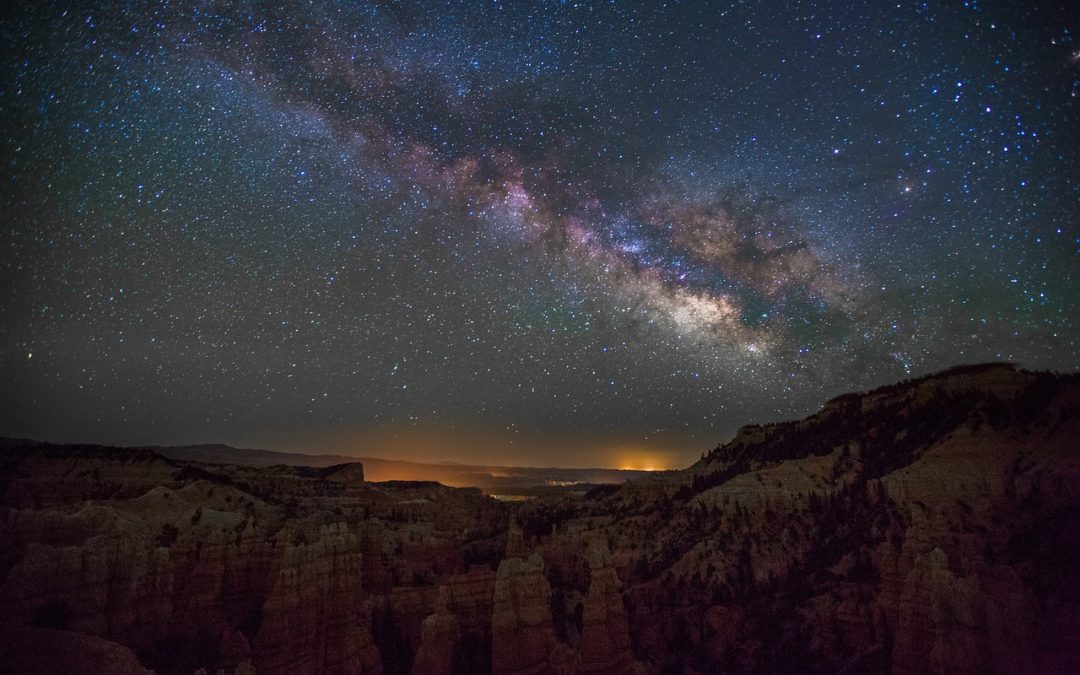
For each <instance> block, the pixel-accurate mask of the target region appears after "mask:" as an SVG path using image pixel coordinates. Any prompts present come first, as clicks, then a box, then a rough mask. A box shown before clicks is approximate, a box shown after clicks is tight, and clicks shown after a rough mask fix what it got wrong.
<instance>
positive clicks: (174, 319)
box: [0, 2, 1080, 465]
mask: <svg viewBox="0 0 1080 675" xmlns="http://www.w3.org/2000/svg"><path fill="white" fill-rule="evenodd" d="M1018 5H1023V6H1018ZM1078 28H1080V25H1078V22H1077V20H1076V18H1075V16H1073V15H1071V14H1070V12H1069V10H1068V6H1067V4H1065V3H1063V4H1060V5H1055V4H1047V5H1044V6H1039V5H1036V4H1028V3H1010V2H1003V3H1000V6H997V5H994V4H987V3H975V2H967V3H925V4H919V3H915V4H911V5H909V4H907V3H900V4H899V5H897V4H896V3H865V4H858V5H855V6H847V5H845V4H843V3H828V4H822V5H812V4H808V3H796V4H791V3H771V2H770V3H733V4H722V3H685V4H680V3H668V5H667V6H660V5H659V4H652V3H646V4H638V3H635V4H632V5H631V4H627V3H570V2H564V3H531V4H526V3H491V2H488V3H457V2H455V3H435V2H420V3H390V2H386V3H376V4H355V5H354V4H351V3H350V4H341V5H338V4H333V3H325V2H310V3H309V2H303V3H289V2H287V3H284V4H281V5H279V6H277V7H275V8H273V9H267V8H265V7H263V6H261V5H260V4H258V3H256V4H252V5H247V6H244V7H238V6H236V5H234V4H233V3H173V4H169V5H166V6H161V5H159V4H158V3H146V4H142V3H122V4H121V3H94V4H88V3H79V4H77V5H72V6H66V5H61V4H56V3H44V2H43V3H26V6H25V7H23V8H22V9H21V10H20V12H18V13H16V14H15V15H12V16H9V17H7V18H5V19H4V20H3V31H2V34H0V38H2V39H3V43H4V49H3V60H2V68H3V69H2V73H3V79H2V87H3V88H2V90H0V106H2V108H0V114H2V119H3V130H4V134H3V146H2V153H3V156H2V159H3V166H4V175H3V177H4V182H3V187H2V189H0V190H2V191H0V200H2V201H0V214H2V218H3V223H2V225H3V227H2V231H0V251H2V260H0V289H2V290H0V293H2V294H0V381H2V382H3V383H4V384H3V389H2V391H3V400H2V401H0V405H2V408H3V412H2V413H0V422H2V423H0V433H2V434H7V435H22V436H32V437H37V438H45V439H48V440H57V441H92V442H108V443H125V444H134V443H182V442H206V441H227V442H232V443H238V444H245V445H261V446H264V447H274V448H291V449H305V450H310V451H318V450H333V451H341V450H356V451H363V452H369V453H372V454H379V453H380V451H382V454H403V455H409V456H419V455H422V454H423V453H421V452H420V451H415V452H414V451H411V450H410V449H409V448H408V447H403V446H402V445H401V444H398V445H392V444H388V441H387V439H388V438H392V437H393V436H395V435H405V436H407V435H408V434H409V433H411V431H410V430H412V431H415V432H417V433H420V432H423V433H424V434H426V438H428V439H430V438H433V437H438V436H440V435H453V434H455V433H456V434H458V435H459V437H460V438H459V440H458V443H457V445H456V446H455V447H456V450H457V451H458V452H460V453H462V455H463V456H461V457H454V458H458V459H493V460H499V461H503V462H510V461H517V462H521V463H529V464H535V463H541V464H543V463H562V464H578V465H581V464H611V463H613V462H617V461H618V459H617V457H618V452H620V451H625V449H626V448H635V449H637V450H640V451H642V452H652V453H654V455H655V456H656V457H660V458H661V459H660V460H659V461H660V463H661V464H665V463H666V464H668V465H678V464H685V463H686V462H688V461H690V460H691V459H693V457H694V456H696V454H697V453H699V452H700V451H702V450H705V449H707V448H709V447H711V446H712V445H715V444H716V443H717V442H719V441H722V440H723V439H724V438H725V437H726V436H727V435H729V434H730V433H732V432H733V431H734V429H735V428H736V427H737V426H739V425H740V424H743V423H747V422H754V421H768V420H775V419H781V418H787V417H792V416H796V415H801V414H806V413H808V412H810V411H812V410H813V409H815V408H816V407H817V406H819V405H820V404H821V403H822V402H823V401H825V400H826V399H828V398H829V397H831V396H834V395H836V394H839V393H842V392H844V391H848V390H853V389H865V388H868V387H871V386H875V385H879V384H883V383H886V382H890V381H894V380H897V379H901V378H904V377H909V376H912V375H915V374H920V373H925V372H929V371H932V370H937V369H941V368H944V367H948V366H951V365H955V364H957V363H968V362H976V361H987V360H1010V361H1016V362H1018V363H1020V364H1021V365H1024V366H1026V367H1031V368H1040V369H1059V370H1073V369H1075V368H1077V366H1078V365H1080V340H1078V338H1077V335H1076V322H1077V318H1078V317H1080V279H1078V272H1080V267H1078V264H1080V239H1078V235H1080V232H1078V227H1080V223H1078V220H1080V119H1078V115H1077V104H1078V99H1080V39H1078V37H1080V36H1078V35H1077V33H1076V31H1077V30H1078ZM481 436H482V437H483V438H485V439H487V441H485V442H486V443H487V444H488V445H489V446H492V447H496V448H502V449H501V450H500V449H496V450H491V449H490V448H489V449H488V450H484V451H483V452H481V451H480V450H476V452H474V453H473V454H472V455H470V454H469V452H468V450H467V446H468V439H469V438H472V437H476V438H479V437H481ZM462 439H464V440H462ZM492 439H494V440H492ZM511 441H513V442H514V443H513V444H511ZM463 444H464V447H465V449H462V448H463ZM437 445H438V444H434V445H433V446H432V447H437ZM477 447H478V448H479V447H480V444H479V443H478V445H477ZM485 447H487V446H485ZM619 448H622V449H624V450H618V449H619ZM437 452H444V453H446V452H450V451H449V450H438V451H437ZM485 453H486V454H485ZM424 456H425V457H429V456H430V455H424ZM447 458H449V457H447Z"/></svg>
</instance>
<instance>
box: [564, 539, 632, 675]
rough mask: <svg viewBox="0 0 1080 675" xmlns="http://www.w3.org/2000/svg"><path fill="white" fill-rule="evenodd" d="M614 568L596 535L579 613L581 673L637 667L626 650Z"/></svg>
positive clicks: (615, 674) (612, 674) (614, 674)
mask: <svg viewBox="0 0 1080 675" xmlns="http://www.w3.org/2000/svg"><path fill="white" fill-rule="evenodd" d="M619 587H620V582H619V575H618V573H617V572H616V571H615V567H614V564H613V562H612V558H611V552H610V551H608V548H607V544H605V543H604V542H603V541H601V540H599V539H596V540H594V541H593V542H592V543H591V546H590V550H589V595H588V597H587V598H586V600H585V610H584V614H583V616H582V632H581V656H580V658H579V661H578V668H577V669H578V672H579V673H581V674H582V675H585V674H586V673H587V674H589V675H593V674H596V675H601V674H602V675H619V674H622V673H631V672H635V671H637V670H639V668H640V667H639V666H638V664H637V663H635V661H634V655H633V653H631V651H630V630H629V627H628V626H627V623H626V610H625V609H624V608H623V600H622V595H621V594H620V592H619Z"/></svg>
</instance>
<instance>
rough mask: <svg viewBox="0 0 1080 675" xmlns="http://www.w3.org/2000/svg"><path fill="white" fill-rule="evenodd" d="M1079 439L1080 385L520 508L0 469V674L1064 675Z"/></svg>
mask: <svg viewBox="0 0 1080 675" xmlns="http://www.w3.org/2000/svg"><path fill="white" fill-rule="evenodd" d="M1078 438H1080V378H1077V377H1075V376H1069V377H1060V376H1052V375H1039V374H1032V373H1025V372H1022V371H1018V370H1016V369H1014V368H1012V367H1010V366H1001V365H994V366H984V367H977V368H966V369H958V370H954V371H950V372H946V373H943V374H940V375H937V376H932V377H928V378H922V379H920V380H915V381H912V382H907V383H901V384H899V385H895V386H891V387H885V388H882V389H879V390H876V391H873V392H870V393H867V394H854V395H848V396H844V397H840V398H838V399H835V400H834V401H831V402H829V403H828V404H827V405H826V406H825V407H824V408H823V409H822V411H821V412H819V413H818V414H816V415H813V416H811V417H809V418H807V419H805V420H801V421H797V422H790V423H784V424H774V425H765V426H751V427H746V428H744V429H743V430H741V431H740V432H739V434H738V435H737V436H736V438H735V439H733V440H732V441H731V442H730V443H728V444H726V445H724V446H722V447H720V448H717V449H716V450H715V451H714V452H712V453H710V454H709V455H708V456H706V457H705V458H703V460H702V461H701V462H699V463H697V464H695V465H694V466H692V467H690V468H688V469H686V470H684V471H676V472H667V473H664V474H660V475H656V476H652V477H649V478H646V479H643V480H640V481H635V482H634V483H630V484H626V485H624V486H621V487H619V488H609V489H602V490H596V491H594V492H592V493H590V494H587V495H586V496H584V497H578V498H549V499H540V500H536V501H533V502H530V503H526V504H524V505H520V506H512V505H506V504H502V503H499V502H496V501H494V500H492V499H490V498H487V497H485V496H483V495H481V494H479V493H478V492H477V491H475V490H455V489H451V488H446V487H444V486H440V485H438V484H434V483H424V482H396V483H386V484H372V483H366V482H364V481H363V476H362V472H361V469H359V468H358V467H350V466H346V467H340V466H339V467H329V468H325V469H324V468H319V469H316V468H304V467H266V468H259V469H256V468H241V467H224V466H212V465H198V464H194V463H181V462H173V461H169V460H165V459H164V458H162V457H160V456H158V455H155V454H154V453H150V452H145V451H134V450H126V449H115V448H112V449H110V448H93V447H69V446H44V445H31V446H26V447H14V448H7V449H5V450H4V451H3V454H2V459H0V469H2V472H0V477H2V481H0V495H2V499H0V541H2V542H4V545H3V546H0V621H2V622H3V623H4V624H6V625H7V626H8V627H9V630H8V631H7V632H5V633H4V635H8V636H10V635H14V634H18V635H24V636H26V640H25V645H26V646H25V648H21V647H20V643H19V641H15V642H13V641H12V640H10V639H8V640H6V641H4V642H2V643H0V645H2V646H3V648H4V650H5V651H6V653H0V666H6V667H7V668H8V670H11V666H10V664H18V665H19V666H20V668H22V667H23V666H24V665H25V664H26V663H28V661H27V659H30V661H29V662H30V663H32V662H33V661H34V659H38V660H39V661H40V662H41V663H45V662H46V661H47V660H49V659H52V660H55V658H54V656H53V655H48V654H46V651H47V650H43V649H37V648H35V649H37V651H34V649H31V647H32V646H33V645H35V644H37V645H40V644H41V641H42V640H45V639H52V640H55V641H56V642H57V644H63V645H70V652H71V653H72V654H84V655H85V658H87V659H91V661H88V662H93V663H101V664H105V662H113V661H115V664H114V665H115V669H114V671H113V672H139V671H140V669H144V668H154V669H155V670H156V671H157V672H159V673H184V674H185V675H188V674H190V673H193V672H195V671H196V670H197V669H200V668H205V669H206V671H207V672H209V673H214V672H217V671H218V670H222V671H224V672H226V673H234V674H244V673H250V672H251V671H253V670H254V671H256V672H259V673H286V672H288V673H338V672H346V673H379V672H382V673H386V674H387V675H396V674H401V675H405V674H408V673H414V674H417V675H419V674H420V673H459V672H476V673H485V672H495V673H535V674H540V673H560V674H561V673H566V674H569V673H581V674H584V673H634V672H645V673H661V672H700V673H705V672H717V671H722V672H780V671H804V670H807V669H813V668H819V669H825V670H838V671H859V670H861V671H867V672H896V673H923V672H939V673H946V672H948V673H976V672H980V673H982V672H1017V671H1025V670H1030V669H1038V670H1039V671H1041V672H1080V644H1078V643H1077V638H1076V636H1077V635H1080V443H1078V442H1077V440H1076V439H1078ZM519 523H520V525H519ZM35 654H36V655H37V656H35ZM95 659H96V660H95ZM108 667H109V666H108V665H107V664H105V665H102V666H101V669H100V670H102V672H106V669H107V668H108Z"/></svg>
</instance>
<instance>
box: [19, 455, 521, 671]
mask: <svg viewBox="0 0 1080 675" xmlns="http://www.w3.org/2000/svg"><path fill="white" fill-rule="evenodd" d="M129 453H133V455H134V456H133V457H129V456H128V454H129ZM4 462H5V477H6V478H7V481H6V485H5V486H4V487H5V488H6V492H5V499H4V505H5V506H4V508H3V509H2V510H0V539H2V540H3V541H4V542H6V543H5V546H4V547H3V549H4V550H3V555H2V557H0V574H2V578H3V581H2V584H0V620H2V621H3V622H4V623H5V624H9V625H17V626H41V627H47V628H53V629H62V633H63V634H68V633H73V634H76V635H81V634H85V635H88V636H96V637H97V638H99V639H100V640H101V641H102V643H103V644H114V645H117V647H118V651H116V653H117V654H121V653H122V651H119V647H120V646H121V645H122V646H124V647H125V648H129V649H130V650H131V652H132V653H133V654H134V655H137V656H136V657H134V658H135V659H136V660H135V662H136V663H141V665H142V666H145V667H153V668H154V669H155V670H156V671H157V672H164V673H173V672H175V673H192V672H195V671H196V670H197V669H200V668H205V669H206V670H207V671H208V672H211V673H212V672H217V671H218V670H219V669H223V670H225V671H226V672H247V671H250V670H251V669H252V668H254V669H255V670H256V671H257V672H259V673H356V674H360V673H381V672H383V670H384V668H383V665H382V657H381V652H380V649H379V647H378V645H377V644H376V642H375V635H374V633H373V631H372V628H373V618H372V615H373V608H374V607H375V606H376V605H378V604H379V603H380V602H385V601H386V599H387V598H388V597H390V595H392V594H393V593H394V592H395V591H396V590H398V587H396V586H395V584H396V583H411V584H414V586H412V587H413V588H417V589H420V590H422V591H426V589H427V588H428V587H427V586H425V585H424V584H423V582H425V581H427V578H425V577H423V575H425V574H426V575H430V578H431V579H433V580H434V579H440V578H441V579H445V581H446V582H447V583H448V585H449V586H450V587H451V588H453V589H454V591H453V592H454V603H453V606H454V609H455V610H460V611H461V612H462V613H463V614H464V615H467V616H468V618H467V621H466V623H467V625H468V626H469V627H475V626H477V625H486V624H487V622H488V621H489V620H490V606H491V600H490V598H491V596H492V594H493V589H494V571H493V570H490V568H488V567H486V566H484V567H483V568H482V569H478V570H477V571H475V572H471V573H470V572H467V571H466V569H464V565H463V564H462V563H461V555H462V551H463V550H465V551H468V550H469V548H468V544H465V543H464V542H463V536H464V535H463V533H465V532H472V533H473V539H474V541H473V542H472V545H474V546H476V545H480V546H481V547H482V545H483V542H484V538H483V531H484V528H489V529H492V531H493V534H492V536H493V537H494V536H497V534H498V532H497V530H498V527H493V526H492V525H491V523H492V522H493V521H492V518H493V514H496V515H495V520H494V522H496V523H497V522H498V521H497V513H498V508H499V507H498V505H497V504H495V505H494V506H493V505H492V503H491V502H492V500H489V499H487V498H485V497H482V496H481V495H479V494H477V493H476V492H475V491H469V490H459V491H454V490H450V489H448V488H443V487H442V486H438V485H431V484H419V485H405V486H394V487H389V488H387V487H378V486H373V485H371V484H367V483H364V482H363V481H362V480H361V477H362V473H361V472H360V470H359V469H358V468H355V467H331V468H330V469H326V470H308V469H303V468H296V469H288V468H283V467H271V468H269V469H254V470H253V469H243V468H239V467H211V466H206V467H199V466H195V465H191V464H178V463H173V462H169V461H167V460H164V459H163V458H161V457H157V456H153V455H147V454H146V453H142V452H138V451H130V450H126V449H115V448H113V449H109V448H96V449H92V450H87V449H86V448H77V449H68V450H65V449H64V448H62V447H56V446H30V447H25V448H22V449H15V450H9V451H7V453H6V455H5V456H4ZM124 466H127V467H130V468H131V470H132V482H131V484H130V485H129V484H125V483H124V481H123V477H124V473H123V467H124ZM101 467H104V468H103V469H102V470H98V469H101ZM42 476H47V477H50V478H51V479H55V480H56V481H58V483H59V484H58V486H57V490H58V491H59V493H60V494H61V497H56V496H55V495H50V493H49V492H48V487H49V482H48V481H46V480H43V479H42ZM133 486H138V490H137V489H135V488H133ZM139 490H142V492H139ZM137 492H139V493H138V494H137V496H132V495H133V494H135V493H137ZM46 505H47V506H46ZM425 510H427V511H430V512H434V511H435V510H438V511H439V513H440V515H439V517H438V518H435V517H432V518H430V519H429V520H425V519H424V513H425ZM374 514H378V515H379V516H380V517H375V516H374ZM418 514H419V515H418ZM454 517H456V518H457V519H458V520H457V521H456V522H455V524H454V525H453V526H448V527H444V528H442V529H436V528H434V527H433V526H432V523H433V522H436V523H437V522H445V521H446V520H447V519H448V518H454ZM478 532H479V533H480V534H479V535H477V533H478ZM418 542H420V543H423V544H424V546H417V543H418ZM493 543H494V540H493ZM451 548H454V549H456V551H457V558H456V560H455V558H454V556H452V555H447V554H446V553H445V551H446V550H448V549H451ZM386 549H389V556H390V557H391V558H392V559H395V561H401V562H404V563H405V567H407V568H408V569H409V570H410V571H409V573H408V576H409V578H408V579H407V580H403V579H400V576H401V575H400V574H398V575H395V574H394V572H395V570H397V571H398V572H400V571H401V567H402V566H401V565H397V566H396V567H395V565H388V564H387V562H386V559H385V557H386V555H387V551H386ZM365 553H367V554H369V555H370V558H371V559H370V560H369V561H368V562H369V564H367V565H365V560H364V556H365ZM395 556H396V558H395ZM365 570H368V571H369V572H370V573H371V575H372V579H371V580H370V581H371V583H370V584H365V583H364V573H365ZM453 572H458V575H457V577H455V575H454V574H452V573H453ZM485 572H486V574H485ZM458 577H460V578H458ZM417 583H420V585H418V586H417V585H415V584H417ZM485 584H486V587H485ZM477 593H479V594H480V595H481V596H483V597H481V598H479V599H478V598H477V597H476V594H477ZM429 611H430V607H427V606H425V607H423V608H421V612H422V614H421V616H420V618H421V619H422V618H423V616H426V615H427V613H428V612H429ZM478 612H479V613H483V614H484V616H483V617H478V616H476V614H477V613H478Z"/></svg>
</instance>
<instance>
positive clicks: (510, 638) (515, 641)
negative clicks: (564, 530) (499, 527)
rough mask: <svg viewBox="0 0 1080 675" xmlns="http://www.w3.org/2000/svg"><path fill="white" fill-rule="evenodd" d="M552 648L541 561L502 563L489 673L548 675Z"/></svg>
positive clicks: (547, 590) (548, 592) (548, 591)
mask: <svg viewBox="0 0 1080 675" xmlns="http://www.w3.org/2000/svg"><path fill="white" fill-rule="evenodd" d="M554 647H555V630H554V628H553V626H552V623H551V586H550V585H549V584H548V580H547V578H546V577H545V576H544V561H543V560H542V559H541V558H540V556H539V555H536V554H533V555H532V556H531V557H530V558H529V559H528V560H522V559H521V558H507V559H505V560H503V561H502V562H501V563H499V572H498V577H497V578H496V580H495V604H494V609H493V613H492V617H491V670H492V673H495V675H512V674H513V675H517V674H524V673H546V672H549V670H550V659H551V652H552V649H554Z"/></svg>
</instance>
